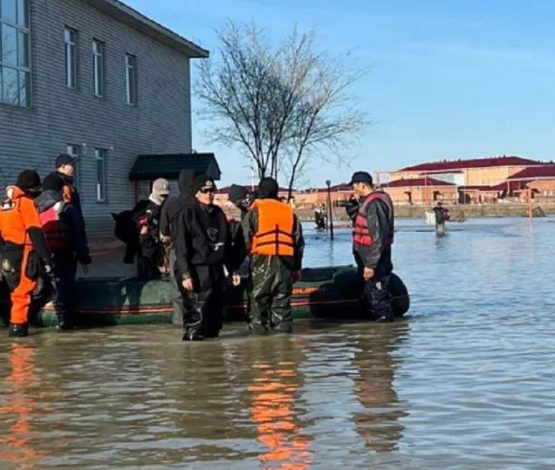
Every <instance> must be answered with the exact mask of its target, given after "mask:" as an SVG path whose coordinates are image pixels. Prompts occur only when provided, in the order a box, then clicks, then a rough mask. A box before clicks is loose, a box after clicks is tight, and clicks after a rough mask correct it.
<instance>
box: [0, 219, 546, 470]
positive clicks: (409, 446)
mask: <svg viewBox="0 0 555 470" xmlns="http://www.w3.org/2000/svg"><path fill="white" fill-rule="evenodd" d="M553 222H555V220H553V219H537V220H534V221H533V223H532V224H530V223H529V221H528V220H526V219H516V218H515V219H496V220H471V221H467V222H465V223H463V224H452V225H450V229H451V230H450V233H449V235H448V236H446V237H443V238H436V236H435V234H434V233H433V232H432V231H431V229H430V227H428V226H426V225H424V224H423V222H421V221H416V220H400V221H399V223H398V226H399V227H398V232H397V234H396V241H395V247H394V261H395V266H396V272H397V273H399V274H400V275H401V277H402V278H403V279H404V280H405V282H406V284H407V285H408V287H409V290H410V291H411V294H412V308H411V311H410V313H409V315H408V316H407V318H406V319H404V320H402V321H398V322H395V323H393V324H389V325H381V324H379V325H378V324H370V323H342V322H337V323H323V322H317V321H302V322H298V323H297V324H296V331H295V333H294V334H293V335H291V336H287V335H274V336H269V337H265V338H259V337H248V336H246V335H245V333H244V328H243V326H242V325H238V324H231V325H226V329H225V332H224V334H223V335H222V337H221V338H220V340H218V341H206V342H203V343H183V342H181V341H180V335H179V331H178V330H176V329H174V328H173V327H171V326H135V327H132V326H128V327H114V328H106V329H91V330H81V331H75V332H72V333H69V334H60V333H58V332H56V331H54V330H34V331H33V335H32V336H31V337H29V338H27V339H23V340H19V341H8V339H7V338H6V331H5V330H2V331H0V334H1V337H0V379H1V388H0V390H1V392H2V393H0V468H2V469H4V468H93V469H107V468H114V467H128V468H138V467H140V468H152V469H155V468H206V469H212V468H222V469H227V468H236V469H250V468H253V469H256V468H281V469H305V468H306V469H308V468H324V469H325V468H338V467H340V466H342V467H345V468H442V469H445V468H449V469H451V468H472V469H475V468H488V469H489V468H514V469H522V468H554V467H555V445H554V444H553V442H554V440H555V393H554V390H555V369H554V366H553V364H554V363H555V339H554V338H555V326H554V322H553V321H552V317H553V315H554V314H555V294H554V293H553V286H554V284H555V274H554V270H553V259H554V255H555V248H554V244H553V243H554V240H555V237H554V236H553V232H554V231H555V223H553ZM307 241H308V249H307V259H306V263H305V265H306V266H325V265H330V264H347V263H350V261H351V258H350V244H349V234H348V232H346V231H339V232H338V233H337V239H336V241H335V242H334V243H333V244H331V243H330V242H329V240H327V239H325V238H323V237H320V236H318V235H316V234H315V233H311V232H310V231H308V230H307Z"/></svg>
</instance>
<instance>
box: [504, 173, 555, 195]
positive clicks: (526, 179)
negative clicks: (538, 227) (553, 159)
mask: <svg viewBox="0 0 555 470" xmlns="http://www.w3.org/2000/svg"><path fill="white" fill-rule="evenodd" d="M507 183H508V184H511V185H515V186H519V188H520V189H521V190H522V189H523V188H530V189H531V190H532V196H533V197H534V199H536V200H544V201H553V200H555V164H549V165H543V166H533V167H529V168H525V169H524V170H522V171H520V172H518V173H516V174H515V175H513V176H511V177H510V178H509V179H508V180H507Z"/></svg>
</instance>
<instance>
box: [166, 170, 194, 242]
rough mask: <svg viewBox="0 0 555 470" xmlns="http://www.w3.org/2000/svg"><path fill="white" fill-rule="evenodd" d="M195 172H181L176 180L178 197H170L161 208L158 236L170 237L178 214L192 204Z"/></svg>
mask: <svg viewBox="0 0 555 470" xmlns="http://www.w3.org/2000/svg"><path fill="white" fill-rule="evenodd" d="M194 178H195V172H194V171H192V170H181V172H180V173H179V178H178V180H177V183H178V187H179V196H176V197H170V198H168V200H167V201H166V202H165V204H164V206H163V207H162V213H161V214H160V235H164V236H169V237H172V225H174V224H175V222H176V217H177V216H178V214H179V213H180V212H181V210H183V209H184V208H185V207H187V206H188V205H191V204H193V203H194V201H195V199H194V194H193V180H194Z"/></svg>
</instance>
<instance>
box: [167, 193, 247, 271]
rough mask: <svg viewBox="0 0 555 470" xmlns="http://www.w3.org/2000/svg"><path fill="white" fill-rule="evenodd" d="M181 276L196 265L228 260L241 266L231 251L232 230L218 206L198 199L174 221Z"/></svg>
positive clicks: (177, 267)
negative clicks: (203, 202)
mask: <svg viewBox="0 0 555 470" xmlns="http://www.w3.org/2000/svg"><path fill="white" fill-rule="evenodd" d="M172 237H173V240H174V247H175V255H176V264H175V271H176V277H177V278H178V279H184V278H186V277H188V276H190V275H191V271H192V270H193V269H194V267H195V266H196V265H214V264H221V265H223V264H225V265H226V267H227V268H228V271H230V272H233V271H235V270H236V269H238V266H235V265H234V263H233V261H232V260H231V257H230V256H229V252H230V233H229V229H228V224H227V219H226V217H225V214H224V212H223V211H222V210H221V209H220V208H219V207H218V206H214V205H212V206H205V205H202V204H200V203H199V202H198V201H196V200H195V201H194V202H193V203H191V204H188V205H187V206H186V207H185V208H183V209H182V210H181V211H180V212H179V214H178V215H177V218H176V221H175V224H173V225H172Z"/></svg>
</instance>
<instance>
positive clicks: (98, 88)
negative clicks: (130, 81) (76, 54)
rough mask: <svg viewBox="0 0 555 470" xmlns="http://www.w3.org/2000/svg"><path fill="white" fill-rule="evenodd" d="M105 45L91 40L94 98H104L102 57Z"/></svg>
mask: <svg viewBox="0 0 555 470" xmlns="http://www.w3.org/2000/svg"><path fill="white" fill-rule="evenodd" d="M105 50H106V45H105V44H104V42H102V41H99V40H98V39H93V42H92V54H93V91H94V96H96V97H98V98H103V97H104V84H105V75H104V55H105Z"/></svg>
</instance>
